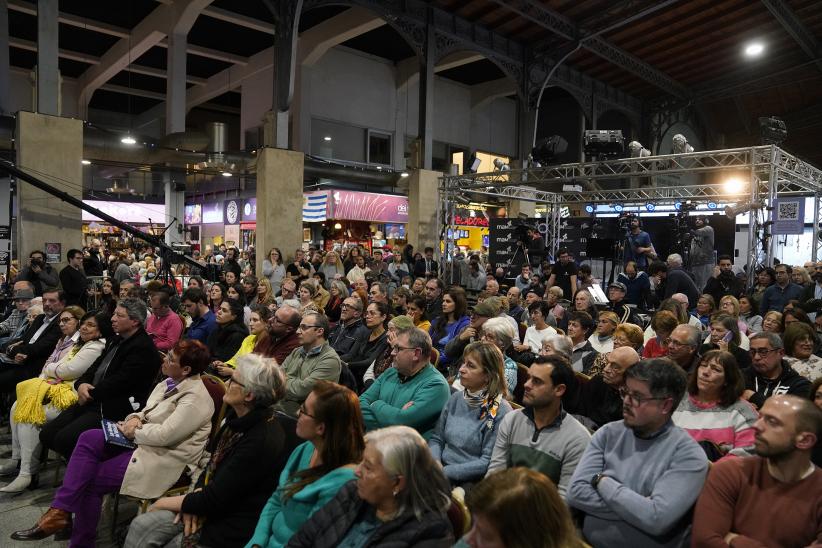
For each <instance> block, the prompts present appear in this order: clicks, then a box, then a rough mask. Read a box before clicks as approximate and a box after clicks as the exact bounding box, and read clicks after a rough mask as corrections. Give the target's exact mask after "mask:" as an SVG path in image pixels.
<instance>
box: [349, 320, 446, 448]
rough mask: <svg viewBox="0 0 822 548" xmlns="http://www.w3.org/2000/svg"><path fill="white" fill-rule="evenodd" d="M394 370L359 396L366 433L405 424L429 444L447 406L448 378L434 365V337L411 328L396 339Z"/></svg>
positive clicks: (380, 377) (384, 374) (389, 371)
mask: <svg viewBox="0 0 822 548" xmlns="http://www.w3.org/2000/svg"><path fill="white" fill-rule="evenodd" d="M391 353H392V355H393V356H394V367H392V368H389V369H388V370H387V371H386V372H385V373H383V374H382V375H380V376H379V377H378V378H377V380H376V381H375V382H374V384H372V385H371V387H370V388H368V390H366V391H365V392H364V393H363V394H362V395H361V396H360V407H361V408H362V415H363V420H364V421H365V429H366V430H376V429H377V428H383V427H386V426H394V425H397V424H404V425H406V426H410V427H411V428H414V429H416V430H417V431H418V432H419V433H420V434H422V437H424V438H425V439H426V440H427V439H428V438H429V437H431V433H432V432H433V430H434V427H435V426H436V424H437V419H438V418H439V416H440V413H441V412H442V409H443V408H444V407H445V404H446V403H447V402H448V397H449V396H450V395H451V392H450V390H449V388H448V382H447V381H446V380H445V377H443V376H442V374H441V373H440V372H439V371H437V370H436V368H435V367H434V366H433V365H431V363H430V359H431V337H430V336H429V335H428V333H426V332H425V331H423V330H422V329H419V328H416V327H412V328H410V329H407V330H403V331H401V332H400V333H399V335H397V339H396V342H395V343H394V346H393V348H392V352H391Z"/></svg>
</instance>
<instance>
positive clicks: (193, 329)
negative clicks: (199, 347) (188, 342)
mask: <svg viewBox="0 0 822 548" xmlns="http://www.w3.org/2000/svg"><path fill="white" fill-rule="evenodd" d="M180 300H181V301H182V306H183V309H184V310H185V311H186V314H188V315H189V317H190V318H191V325H190V326H188V331H187V332H186V338H187V339H194V340H197V341H200V342H201V343H203V344H208V338H209V337H210V336H211V333H213V332H214V331H215V330H216V329H217V318H216V316H214V312H212V311H211V309H210V308H209V307H208V301H207V300H206V294H205V292H204V291H203V290H202V289H198V288H196V287H192V288H189V289H186V290H185V291H184V292H183V296H182V298H181V299H180Z"/></svg>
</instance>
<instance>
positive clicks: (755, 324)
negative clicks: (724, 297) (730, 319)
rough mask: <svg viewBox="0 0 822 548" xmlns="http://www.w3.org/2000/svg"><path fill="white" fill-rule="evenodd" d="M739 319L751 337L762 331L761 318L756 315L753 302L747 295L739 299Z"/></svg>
mask: <svg viewBox="0 0 822 548" xmlns="http://www.w3.org/2000/svg"><path fill="white" fill-rule="evenodd" d="M739 319H740V320H742V321H743V322H745V325H746V326H748V330H747V332H748V333H749V334H751V335H753V334H755V333H759V332H760V331H762V316H760V315H759V314H757V310H756V309H755V305H754V301H753V299H752V298H751V297H749V296H748V295H742V296H740V297H739Z"/></svg>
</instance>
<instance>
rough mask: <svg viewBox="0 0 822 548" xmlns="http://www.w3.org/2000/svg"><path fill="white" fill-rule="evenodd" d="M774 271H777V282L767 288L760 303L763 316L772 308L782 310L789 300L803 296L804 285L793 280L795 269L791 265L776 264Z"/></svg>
mask: <svg viewBox="0 0 822 548" xmlns="http://www.w3.org/2000/svg"><path fill="white" fill-rule="evenodd" d="M774 271H775V272H776V283H775V284H773V285H772V286H770V287H769V288H768V289H766V290H765V293H763V294H762V302H761V303H760V305H759V311H760V313H761V314H762V315H763V316H764V315H765V313H766V312H769V311H771V310H776V311H777V312H782V310H783V309H784V308H785V305H786V304H788V301H791V300H794V299H797V300H798V299H800V298H801V297H802V286H801V285H797V284H795V283H793V282H791V274H792V273H793V269H792V268H791V267H790V266H789V265H786V264H779V265H776V266H775V267H774Z"/></svg>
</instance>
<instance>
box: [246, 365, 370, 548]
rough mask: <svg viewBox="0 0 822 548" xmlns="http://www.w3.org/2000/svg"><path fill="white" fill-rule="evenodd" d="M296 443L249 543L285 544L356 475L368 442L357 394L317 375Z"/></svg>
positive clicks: (303, 408)
mask: <svg viewBox="0 0 822 548" xmlns="http://www.w3.org/2000/svg"><path fill="white" fill-rule="evenodd" d="M298 412H299V414H298V415H297V437H298V438H300V439H302V440H305V441H304V442H303V443H302V444H301V445H298V446H297V447H296V449H294V451H292V453H291V456H290V457H289V458H288V462H287V463H286V464H285V468H283V471H282V473H281V474H280V479H279V484H278V486H277V489H276V490H275V491H274V493H273V494H272V495H271V498H269V499H268V502H267V503H266V505H265V507H264V508H263V511H262V513H261V514H260V519H259V521H258V522H257V527H256V529H255V530H254V536H252V537H251V540H249V541H248V544H247V545H246V546H261V547H266V548H274V547H276V548H281V547H283V546H285V545H286V544H287V543H288V541H289V539H290V538H291V537H292V536H293V535H294V533H295V532H297V530H298V529H299V528H300V527H302V525H303V523H305V522H306V520H308V518H310V517H311V516H312V515H313V514H314V513H315V512H316V511H317V510H319V509H320V508H322V507H323V506H325V505H326V503H328V501H330V500H331V499H332V498H334V496H336V494H337V493H338V492H339V490H340V489H341V488H342V487H343V486H344V485H345V484H346V483H348V482H349V481H351V480H353V479H354V469H355V468H356V467H357V465H358V464H359V463H360V461H361V460H362V453H363V449H364V447H365V440H364V438H363V429H362V413H361V412H360V403H359V400H358V399H357V395H356V394H354V393H353V392H352V391H351V390H349V389H347V388H345V387H344V386H340V385H338V384H334V383H331V382H328V381H323V380H320V381H317V382H316V383H315V384H314V387H313V388H312V390H311V393H310V394H309V395H308V397H307V398H306V400H305V402H303V404H302V405H301V406H300V407H299V410H298Z"/></svg>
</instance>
